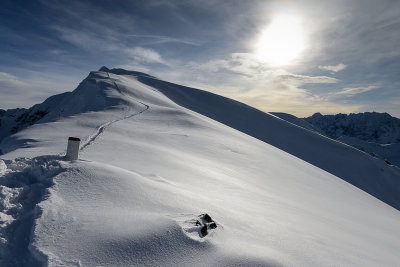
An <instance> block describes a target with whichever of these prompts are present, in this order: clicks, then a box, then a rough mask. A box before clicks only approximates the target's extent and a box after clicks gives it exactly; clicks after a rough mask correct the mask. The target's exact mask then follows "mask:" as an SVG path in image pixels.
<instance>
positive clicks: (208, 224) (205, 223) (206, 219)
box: [196, 213, 217, 238]
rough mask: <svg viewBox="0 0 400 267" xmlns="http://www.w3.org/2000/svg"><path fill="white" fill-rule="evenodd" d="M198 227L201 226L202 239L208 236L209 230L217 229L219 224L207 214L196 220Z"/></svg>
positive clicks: (200, 234)
mask: <svg viewBox="0 0 400 267" xmlns="http://www.w3.org/2000/svg"><path fill="white" fill-rule="evenodd" d="M196 226H201V228H200V233H199V236H200V237H202V238H203V237H205V236H206V235H208V230H210V229H215V228H217V223H216V222H214V220H213V219H212V218H211V216H210V215H208V214H207V213H204V214H201V215H199V219H198V220H196Z"/></svg>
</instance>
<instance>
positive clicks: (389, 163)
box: [385, 159, 393, 165]
mask: <svg viewBox="0 0 400 267" xmlns="http://www.w3.org/2000/svg"><path fill="white" fill-rule="evenodd" d="M385 162H386V164H387V165H393V164H392V163H391V162H390V161H388V160H387V159H385Z"/></svg>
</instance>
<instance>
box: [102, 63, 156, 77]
mask: <svg viewBox="0 0 400 267" xmlns="http://www.w3.org/2000/svg"><path fill="white" fill-rule="evenodd" d="M99 71H103V72H108V73H112V74H116V75H131V76H146V77H148V78H155V77H154V76H151V75H149V74H146V73H143V72H139V71H133V70H126V69H121V68H113V69H109V68H107V67H106V66H103V67H101V68H100V69H99Z"/></svg>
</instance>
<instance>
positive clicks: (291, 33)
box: [256, 16, 305, 66]
mask: <svg viewBox="0 0 400 267" xmlns="http://www.w3.org/2000/svg"><path fill="white" fill-rule="evenodd" d="M304 39H305V38H304V32H303V29H302V27H301V25H300V21H299V20H298V19H297V18H296V17H292V16H278V17H276V18H275V19H274V20H273V21H272V23H271V24H270V25H269V26H268V28H267V29H265V30H264V31H263V32H262V34H261V37H260V39H259V41H258V44H257V51H256V53H257V57H258V58H259V59H261V60H262V61H265V62H267V63H269V64H271V65H273V66H282V65H287V64H289V63H291V62H292V61H293V60H294V59H296V58H298V57H299V56H300V54H301V52H302V51H303V50H304V48H305V40H304Z"/></svg>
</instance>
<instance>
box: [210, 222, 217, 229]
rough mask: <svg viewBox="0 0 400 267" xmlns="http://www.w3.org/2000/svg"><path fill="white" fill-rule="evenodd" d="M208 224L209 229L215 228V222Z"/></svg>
mask: <svg viewBox="0 0 400 267" xmlns="http://www.w3.org/2000/svg"><path fill="white" fill-rule="evenodd" d="M209 226H210V228H211V229H215V228H217V224H216V223H215V222H212V223H210V224H209Z"/></svg>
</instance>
